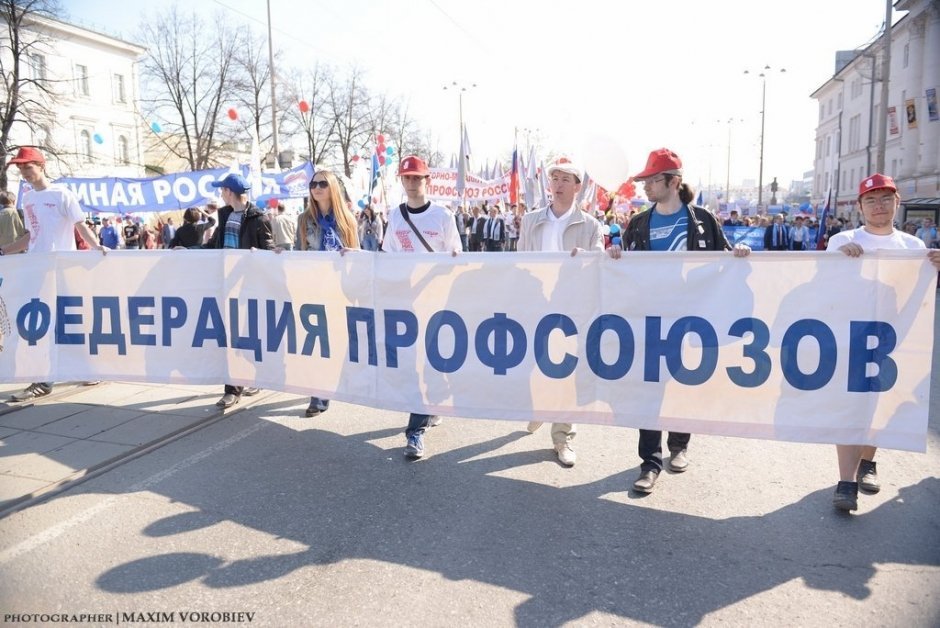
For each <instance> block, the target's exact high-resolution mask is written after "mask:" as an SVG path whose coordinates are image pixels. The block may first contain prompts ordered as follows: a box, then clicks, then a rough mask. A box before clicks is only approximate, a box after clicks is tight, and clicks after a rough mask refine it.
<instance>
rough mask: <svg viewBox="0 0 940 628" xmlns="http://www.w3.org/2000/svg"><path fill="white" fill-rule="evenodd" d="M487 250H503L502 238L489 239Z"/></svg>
mask: <svg viewBox="0 0 940 628" xmlns="http://www.w3.org/2000/svg"><path fill="white" fill-rule="evenodd" d="M486 250H487V251H490V252H496V251H502V250H503V243H502V241H501V240H487V241H486Z"/></svg>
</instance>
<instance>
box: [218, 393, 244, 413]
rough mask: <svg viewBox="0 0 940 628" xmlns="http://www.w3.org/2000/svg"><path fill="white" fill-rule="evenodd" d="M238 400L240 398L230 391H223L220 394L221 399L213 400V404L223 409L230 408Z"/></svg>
mask: <svg viewBox="0 0 940 628" xmlns="http://www.w3.org/2000/svg"><path fill="white" fill-rule="evenodd" d="M239 401H240V398H239V396H238V395H235V394H232V393H225V394H224V395H222V398H221V399H219V400H218V401H216V402H215V405H217V406H219V407H220V408H222V409H223V410H225V409H226V408H231V407H232V406H234V405H235V404H236V403H238V402H239Z"/></svg>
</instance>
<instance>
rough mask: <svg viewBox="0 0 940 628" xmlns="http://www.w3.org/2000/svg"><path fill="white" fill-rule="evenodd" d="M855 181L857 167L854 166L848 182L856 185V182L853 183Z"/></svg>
mask: <svg viewBox="0 0 940 628" xmlns="http://www.w3.org/2000/svg"><path fill="white" fill-rule="evenodd" d="M853 181H855V168H852V174H850V175H849V180H848V181H847V183H848V184H849V185H851V186H853V187H854V185H855V184H854V183H853Z"/></svg>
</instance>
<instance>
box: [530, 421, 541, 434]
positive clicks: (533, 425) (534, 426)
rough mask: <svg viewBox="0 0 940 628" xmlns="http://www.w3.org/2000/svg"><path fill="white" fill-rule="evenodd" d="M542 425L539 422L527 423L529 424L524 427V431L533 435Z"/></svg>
mask: <svg viewBox="0 0 940 628" xmlns="http://www.w3.org/2000/svg"><path fill="white" fill-rule="evenodd" d="M543 425H545V424H544V423H542V422H541V421H529V424H528V425H526V426H525V429H526V431H528V432H529V434H535V432H536V431H537V430H538V429H539V428H540V427H542V426H543Z"/></svg>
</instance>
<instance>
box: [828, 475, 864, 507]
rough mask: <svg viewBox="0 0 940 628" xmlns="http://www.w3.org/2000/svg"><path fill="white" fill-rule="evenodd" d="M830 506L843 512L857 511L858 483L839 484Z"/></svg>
mask: <svg viewBox="0 0 940 628" xmlns="http://www.w3.org/2000/svg"><path fill="white" fill-rule="evenodd" d="M832 505H833V506H835V507H836V509H837V510H842V511H844V512H850V511H852V510H858V482H839V483H838V484H837V485H836V493H835V495H833V496H832Z"/></svg>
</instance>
